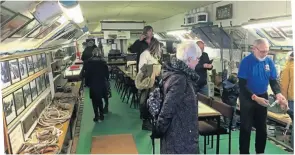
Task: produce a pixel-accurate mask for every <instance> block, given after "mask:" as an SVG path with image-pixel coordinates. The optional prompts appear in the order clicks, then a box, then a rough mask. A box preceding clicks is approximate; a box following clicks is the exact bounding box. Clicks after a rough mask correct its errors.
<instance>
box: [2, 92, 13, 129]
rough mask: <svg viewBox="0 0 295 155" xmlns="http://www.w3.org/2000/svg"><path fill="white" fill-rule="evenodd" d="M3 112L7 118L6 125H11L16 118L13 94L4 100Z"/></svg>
mask: <svg viewBox="0 0 295 155" xmlns="http://www.w3.org/2000/svg"><path fill="white" fill-rule="evenodd" d="M3 111H4V113H5V117H6V123H7V125H9V124H10V123H11V122H12V121H13V120H14V118H15V117H16V111H15V105H14V98H13V95H12V94H10V95H8V96H6V97H5V98H3Z"/></svg>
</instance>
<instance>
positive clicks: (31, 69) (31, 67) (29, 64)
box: [26, 56, 35, 75]
mask: <svg viewBox="0 0 295 155" xmlns="http://www.w3.org/2000/svg"><path fill="white" fill-rule="evenodd" d="M26 60H27V67H28V72H29V75H33V74H34V73H35V71H34V63H33V59H32V56H27V57H26Z"/></svg>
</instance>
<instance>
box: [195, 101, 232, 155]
mask: <svg viewBox="0 0 295 155" xmlns="http://www.w3.org/2000/svg"><path fill="white" fill-rule="evenodd" d="M212 108H214V109H215V110H217V111H218V112H220V113H221V115H222V116H224V117H226V118H229V119H230V122H229V124H228V128H225V127H222V126H220V127H219V128H218V124H217V123H216V121H213V120H209V121H199V133H200V135H201V136H204V154H206V136H212V138H211V148H213V136H214V135H218V134H219V135H224V134H228V135H229V142H228V144H229V149H228V153H229V154H230V153H231V131H232V125H231V124H232V121H233V114H234V109H233V108H232V107H231V106H229V105H227V104H225V103H223V102H219V101H214V100H213V101H212ZM217 141H219V139H217ZM218 147H219V146H217V148H218ZM217 148H216V149H217Z"/></svg>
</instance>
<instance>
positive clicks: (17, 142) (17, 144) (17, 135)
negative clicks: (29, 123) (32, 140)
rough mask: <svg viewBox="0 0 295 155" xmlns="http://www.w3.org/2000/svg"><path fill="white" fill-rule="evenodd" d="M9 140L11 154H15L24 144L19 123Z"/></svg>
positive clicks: (10, 134)
mask: <svg viewBox="0 0 295 155" xmlns="http://www.w3.org/2000/svg"><path fill="white" fill-rule="evenodd" d="M9 140H10V144H11V148H12V153H13V154H17V153H18V151H19V149H21V147H22V145H23V143H24V140H25V139H24V133H23V130H22V126H21V123H19V124H18V125H17V126H16V127H15V128H14V129H13V130H12V131H11V132H10V133H9Z"/></svg>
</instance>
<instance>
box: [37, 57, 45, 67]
mask: <svg viewBox="0 0 295 155" xmlns="http://www.w3.org/2000/svg"><path fill="white" fill-rule="evenodd" d="M37 60H38V66H39V70H42V69H43V68H44V66H43V65H42V58H41V54H38V55H37Z"/></svg>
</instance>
